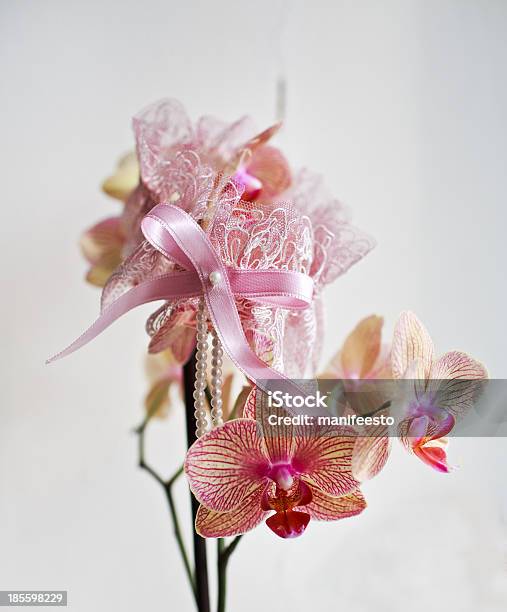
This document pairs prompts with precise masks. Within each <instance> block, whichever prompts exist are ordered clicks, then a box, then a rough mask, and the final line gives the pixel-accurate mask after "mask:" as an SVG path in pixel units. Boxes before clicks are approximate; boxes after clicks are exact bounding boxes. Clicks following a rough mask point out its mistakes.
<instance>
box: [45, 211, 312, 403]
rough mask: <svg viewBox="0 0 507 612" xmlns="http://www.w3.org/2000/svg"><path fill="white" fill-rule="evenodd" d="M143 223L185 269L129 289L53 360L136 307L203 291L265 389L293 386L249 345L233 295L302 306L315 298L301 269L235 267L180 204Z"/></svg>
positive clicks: (248, 371)
mask: <svg viewBox="0 0 507 612" xmlns="http://www.w3.org/2000/svg"><path fill="white" fill-rule="evenodd" d="M141 228H142V231H143V234H144V236H145V238H146V240H147V241H148V242H149V243H150V244H151V245H152V246H153V247H154V248H155V249H157V250H158V251H159V252H160V253H162V254H163V255H164V256H165V257H167V259H169V260H171V261H174V262H176V263H177V264H179V265H180V266H181V267H182V268H184V271H176V272H171V273H169V274H165V275H162V276H158V277H156V278H153V279H149V280H146V281H143V282H141V283H140V284H139V285H137V286H135V287H133V288H132V289H129V290H128V291H127V292H126V293H124V294H123V295H122V296H120V297H119V298H117V299H116V300H115V301H114V302H113V303H112V304H110V305H109V306H108V307H107V308H105V309H104V310H103V312H102V314H101V315H100V316H99V318H98V319H97V320H96V321H95V323H93V325H92V326H91V327H89V328H88V329H87V330H86V331H85V332H84V333H83V334H82V335H81V336H80V337H79V338H78V339H77V340H75V341H74V342H73V343H72V344H71V345H70V346H68V347H67V348H66V349H64V350H63V351H62V352H60V353H58V354H57V355H55V356H54V357H51V359H49V360H48V363H51V362H53V361H56V360H57V359H61V358H62V357H65V356H67V355H70V354H71V353H73V352H74V351H77V350H78V349H79V348H81V347H82V346H84V345H85V344H87V343H88V342H90V340H93V338H95V337H96V336H98V335H99V334H100V333H101V332H102V331H104V330H105V329H106V328H107V327H109V326H110V325H111V324H112V323H113V322H114V321H116V319H118V318H119V317H121V316H122V315H123V314H125V313H127V312H128V311H129V310H132V309H133V308H135V307H136V306H140V305H142V304H146V303H148V302H154V301H158V300H175V299H180V298H190V297H197V296H200V295H204V298H205V300H206V304H207V307H208V312H209V316H210V319H211V322H212V323H213V325H214V327H215V329H216V332H217V335H218V336H219V338H220V340H221V342H222V345H223V347H224V350H225V351H226V352H227V354H228V355H229V357H230V358H231V360H232V361H233V362H234V363H235V365H236V366H237V367H238V368H239V369H240V370H241V371H242V372H243V373H244V374H245V375H246V376H247V377H248V378H249V379H250V380H251V381H252V382H254V383H255V384H256V385H257V386H258V387H259V388H261V389H263V390H264V391H266V390H267V389H266V387H265V385H264V382H263V381H265V380H284V381H287V382H288V383H289V386H291V387H293V386H295V385H294V383H291V382H289V379H287V377H286V376H284V375H283V374H281V373H280V372H277V371H276V370H274V369H273V368H271V367H269V366H268V365H266V363H264V361H262V360H261V359H260V358H259V357H257V355H256V354H255V353H254V351H253V350H252V349H251V348H250V345H249V344H248V341H247V339H246V336H245V333H244V331H243V327H242V325H241V321H240V318H239V314H238V310H237V308H236V303H235V299H234V296H236V297H245V298H249V299H251V300H254V301H256V302H259V303H262V304H266V305H269V306H273V307H279V308H288V309H290V310H301V309H304V308H307V307H308V306H309V305H310V303H311V301H312V296H313V280H312V279H311V278H310V277H309V276H308V275H306V274H303V273H301V272H293V271H288V270H236V269H233V268H231V267H228V266H225V265H224V264H223V262H222V260H221V258H220V257H219V255H218V254H217V252H216V251H215V248H214V247H213V245H212V244H211V242H210V240H209V238H208V236H207V235H206V234H205V232H204V231H203V230H202V228H201V227H200V226H199V225H198V224H197V223H196V222H195V221H194V219H193V218H192V217H191V216H190V215H188V214H187V213H186V212H185V211H184V210H182V209H181V208H178V207H177V206H173V205H170V204H159V205H157V206H155V208H153V209H152V210H151V212H150V213H148V214H147V215H146V216H145V217H144V219H143V220H142V223H141ZM295 387H296V389H299V391H301V389H300V388H299V387H297V386H295Z"/></svg>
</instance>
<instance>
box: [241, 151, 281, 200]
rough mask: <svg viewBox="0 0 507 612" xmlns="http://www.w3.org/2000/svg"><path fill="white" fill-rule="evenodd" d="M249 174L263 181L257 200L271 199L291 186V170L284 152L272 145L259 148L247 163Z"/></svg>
mask: <svg viewBox="0 0 507 612" xmlns="http://www.w3.org/2000/svg"><path fill="white" fill-rule="evenodd" d="M247 171H248V174H250V175H252V176H254V177H255V178H256V179H258V180H259V181H260V182H261V189H260V193H259V194H258V196H257V198H256V199H257V200H260V201H261V202H262V201H269V200H271V199H272V198H274V197H275V196H277V195H279V194H280V193H282V192H283V191H285V190H286V189H288V188H289V186H290V182H291V172H290V167H289V164H288V162H287V159H286V158H285V156H284V155H283V153H282V152H281V151H280V150H279V149H277V148H275V147H270V146H264V147H260V148H258V149H257V150H256V151H255V153H254V154H253V155H252V158H251V160H250V161H249V162H248V165H247Z"/></svg>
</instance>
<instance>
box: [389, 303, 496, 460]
mask: <svg viewBox="0 0 507 612" xmlns="http://www.w3.org/2000/svg"><path fill="white" fill-rule="evenodd" d="M391 355H392V370H393V377H394V378H395V379H397V380H402V379H405V380H407V381H409V383H408V384H409V396H408V397H406V398H404V400H403V405H404V410H405V411H406V418H404V419H403V421H402V424H401V426H400V434H401V440H402V442H403V444H404V445H405V447H406V448H407V449H408V450H409V451H410V452H413V453H414V454H415V455H416V456H417V457H419V459H421V460H422V461H423V462H424V463H426V464H427V465H429V466H431V467H432V468H434V469H435V470H437V471H439V472H449V471H450V467H449V465H448V462H447V454H446V450H445V447H446V444H447V438H446V437H445V436H446V435H447V434H448V433H449V432H450V431H451V430H452V428H453V427H454V424H455V419H456V418H457V417H459V416H460V415H462V414H464V413H465V412H466V411H467V410H469V409H470V408H471V406H472V405H473V402H474V398H475V395H476V393H477V389H478V387H479V385H480V383H479V381H480V380H482V379H485V378H487V377H488V374H487V371H486V368H485V367H484V366H483V365H482V363H480V362H479V361H476V360H475V359H473V358H472V357H470V356H469V355H467V354H466V353H463V352H461V351H451V352H449V353H445V354H444V355H443V356H442V357H440V358H438V359H435V356H434V346H433V342H432V340H431V337H430V335H429V334H428V332H427V330H426V328H425V327H424V325H423V324H422V323H421V322H420V321H419V319H418V318H417V317H416V316H415V314H413V313H411V312H403V313H402V314H401V315H400V317H399V319H398V322H397V323H396V327H395V330H394V338H393V344H392V353H391Z"/></svg>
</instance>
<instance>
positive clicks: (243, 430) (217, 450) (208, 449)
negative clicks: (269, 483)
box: [185, 419, 269, 512]
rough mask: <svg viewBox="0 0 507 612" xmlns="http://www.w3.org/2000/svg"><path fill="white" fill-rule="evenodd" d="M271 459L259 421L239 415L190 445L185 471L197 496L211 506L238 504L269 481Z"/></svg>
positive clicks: (219, 509)
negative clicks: (267, 478) (268, 456)
mask: <svg viewBox="0 0 507 612" xmlns="http://www.w3.org/2000/svg"><path fill="white" fill-rule="evenodd" d="M268 469H269V461H268V458H267V456H266V451H265V448H264V446H263V444H262V439H261V437H260V436H259V434H258V431H257V423H256V422H255V421H252V420H250V419H235V420H233V421H228V422H227V423H225V425H222V426H221V427H217V428H215V429H213V430H211V431H210V432H208V433H207V434H205V435H204V436H202V437H201V438H199V439H198V440H197V441H196V442H194V444H193V445H192V446H191V447H190V449H189V450H188V453H187V457H186V460H185V473H186V475H187V478H188V481H189V484H190V488H191V489H192V491H193V493H194V495H195V496H196V497H197V499H198V500H199V501H200V502H201V503H202V504H203V505H204V506H206V507H207V508H209V509H210V510H215V511H217V512H228V511H230V510H234V509H235V508H237V507H238V506H239V505H240V504H241V503H242V501H243V500H244V499H245V498H246V496H247V495H249V494H250V493H251V492H252V491H253V490H254V489H256V488H257V487H259V486H260V485H261V484H262V483H263V482H264V481H266V473H267V471H268Z"/></svg>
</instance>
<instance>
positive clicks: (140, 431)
mask: <svg viewBox="0 0 507 612" xmlns="http://www.w3.org/2000/svg"><path fill="white" fill-rule="evenodd" d="M152 416H153V414H150V413H149V414H148V415H147V416H146V417H145V419H144V420H143V422H142V423H141V425H139V427H138V428H137V429H136V433H137V435H138V436H139V446H138V448H139V467H140V468H141V469H143V470H145V471H146V472H148V474H150V476H152V477H153V478H154V479H155V480H156V481H157V482H158V483H159V484H160V485H161V486H162V488H163V489H164V491H165V494H166V498H167V502H168V504H169V512H170V514H171V519H172V523H173V530H174V536H175V538H176V542H177V544H178V549H179V551H180V555H181V558H182V561H183V565H184V567H185V573H186V575H187V578H188V582H189V585H190V588H191V590H192V594H193V596H194V599H195V601H196V605H197V596H196V588H195V581H194V575H193V572H192V568H191V566H190V562H189V560H188V554H187V551H186V548H185V543H184V541H183V536H182V533H181V527H180V522H179V519H178V512H177V510H176V505H175V503H174V498H173V494H172V487H173V484H174V483H175V482H176V480H178V478H179V477H180V476H181V474H182V473H183V466H180V467H179V468H178V469H177V470H176V472H175V473H174V474H173V475H172V476H171V477H170V478H169V480H164V479H163V478H162V476H161V475H160V474H159V473H158V472H157V471H156V470H155V469H154V468H152V466H151V465H150V464H149V463H147V462H146V459H145V456H144V434H145V431H146V427H147V425H148V423H149V422H150V419H151V417H152Z"/></svg>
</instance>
